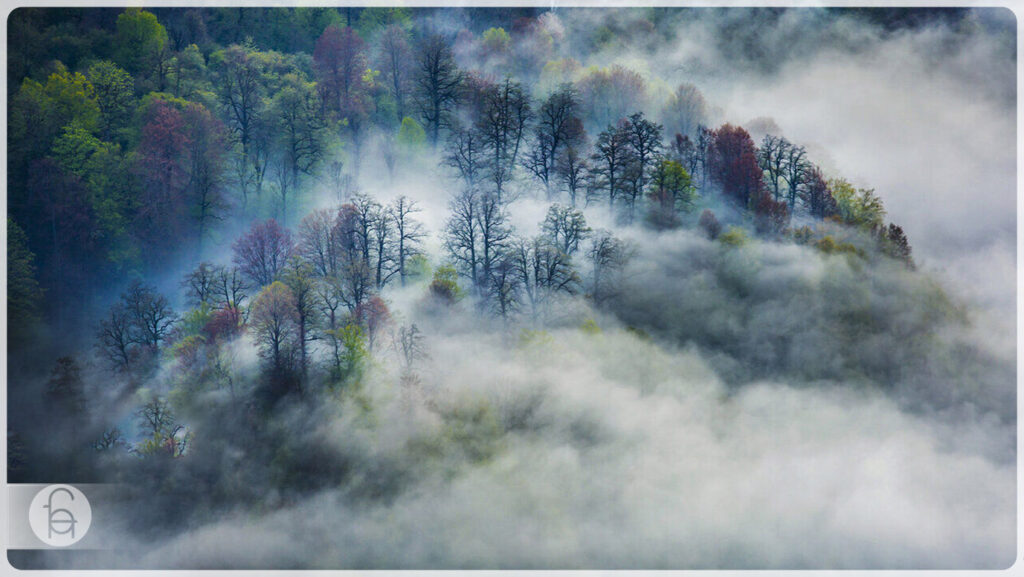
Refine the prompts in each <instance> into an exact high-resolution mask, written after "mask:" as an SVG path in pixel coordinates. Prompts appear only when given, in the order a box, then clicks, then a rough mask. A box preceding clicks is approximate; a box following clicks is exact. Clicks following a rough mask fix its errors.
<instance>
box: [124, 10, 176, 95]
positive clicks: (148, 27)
mask: <svg viewBox="0 0 1024 577" xmlns="http://www.w3.org/2000/svg"><path fill="white" fill-rule="evenodd" d="M167 40H168V38H167V30H166V29H165V28H164V27H163V26H162V25H161V24H160V22H159V21H157V18H156V16H155V15H153V13H151V12H146V11H145V10H141V9H139V8H128V9H126V10H125V11H124V12H122V13H121V14H120V15H119V16H118V17H117V35H116V44H115V46H117V50H116V52H115V54H116V60H117V62H118V64H120V65H121V66H122V67H123V68H124V69H125V70H127V71H128V73H129V74H131V75H132V76H134V77H135V78H136V79H146V80H147V81H148V82H147V83H146V87H148V88H150V89H155V90H157V91H163V89H164V86H163V82H164V80H165V78H164V74H165V73H166V69H165V68H164V66H165V65H166V60H167V59H168V53H167ZM153 76H155V77H156V78H155V79H154V78H152V77H153ZM146 91H147V90H144V89H140V90H139V92H140V93H142V92H146Z"/></svg>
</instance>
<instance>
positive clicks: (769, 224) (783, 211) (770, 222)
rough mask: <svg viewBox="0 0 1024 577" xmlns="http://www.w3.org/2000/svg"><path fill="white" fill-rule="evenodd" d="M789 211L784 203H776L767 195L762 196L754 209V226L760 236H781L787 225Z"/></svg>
mask: <svg viewBox="0 0 1024 577" xmlns="http://www.w3.org/2000/svg"><path fill="white" fill-rule="evenodd" d="M789 216H790V215H789V209H788V208H787V205H786V203H785V202H776V201H775V200H773V199H772V197H771V195H769V194H762V195H761V199H760V200H759V201H758V202H757V206H756V207H755V209H754V225H755V227H756V229H757V232H759V233H760V234H768V235H777V234H781V233H782V231H783V230H785V228H786V226H787V225H789Z"/></svg>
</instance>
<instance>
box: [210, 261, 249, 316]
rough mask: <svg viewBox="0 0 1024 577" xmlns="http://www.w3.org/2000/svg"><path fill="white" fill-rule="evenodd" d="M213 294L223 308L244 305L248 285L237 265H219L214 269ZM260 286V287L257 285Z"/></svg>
mask: <svg viewBox="0 0 1024 577" xmlns="http://www.w3.org/2000/svg"><path fill="white" fill-rule="evenodd" d="M211 288H212V291H213V296H214V297H215V298H216V299H218V300H216V301H215V303H216V304H218V305H219V306H220V307H221V308H224V307H234V308H238V307H241V306H242V303H243V302H244V301H245V299H246V297H247V296H248V295H247V294H246V292H245V291H246V289H247V285H246V283H245V281H244V280H243V276H242V272H241V270H240V269H239V268H238V267H237V266H234V267H227V266H217V267H216V268H215V269H214V271H213V285H212V287H211ZM257 288H258V287H257Z"/></svg>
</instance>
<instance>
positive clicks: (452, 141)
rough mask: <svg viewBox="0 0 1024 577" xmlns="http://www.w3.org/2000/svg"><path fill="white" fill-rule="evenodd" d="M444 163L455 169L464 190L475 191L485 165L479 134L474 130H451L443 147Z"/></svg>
mask: <svg viewBox="0 0 1024 577" xmlns="http://www.w3.org/2000/svg"><path fill="white" fill-rule="evenodd" d="M444 163H445V165H447V166H449V167H451V168H453V169H455V171H456V173H457V174H458V175H459V177H460V178H461V179H462V182H463V183H464V184H465V189H466V190H476V189H477V186H478V185H479V183H480V180H481V179H482V177H483V170H484V163H485V158H484V151H483V144H482V143H481V138H480V135H479V133H478V132H477V131H476V130H474V129H465V128H454V129H452V131H451V133H450V134H449V135H448V141H447V144H446V146H445V153H444Z"/></svg>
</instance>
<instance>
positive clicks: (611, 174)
mask: <svg viewBox="0 0 1024 577" xmlns="http://www.w3.org/2000/svg"><path fill="white" fill-rule="evenodd" d="M595 148H596V150H595V152H594V154H593V155H592V156H591V157H590V158H591V161H592V162H593V167H592V168H591V170H590V173H591V174H592V175H593V176H594V178H595V188H597V189H601V190H605V191H607V192H608V206H609V207H610V208H612V209H613V210H614V207H615V199H616V198H617V197H620V196H622V194H624V193H625V191H626V183H625V175H626V174H627V172H628V171H629V170H633V169H634V168H633V167H634V165H635V163H636V159H635V158H634V156H633V152H632V149H631V148H630V145H629V129H628V127H627V126H626V121H621V122H620V123H619V125H618V126H611V125H609V126H608V128H606V129H605V130H604V131H602V132H601V133H600V134H599V135H598V136H597V144H596V146H595Z"/></svg>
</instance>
